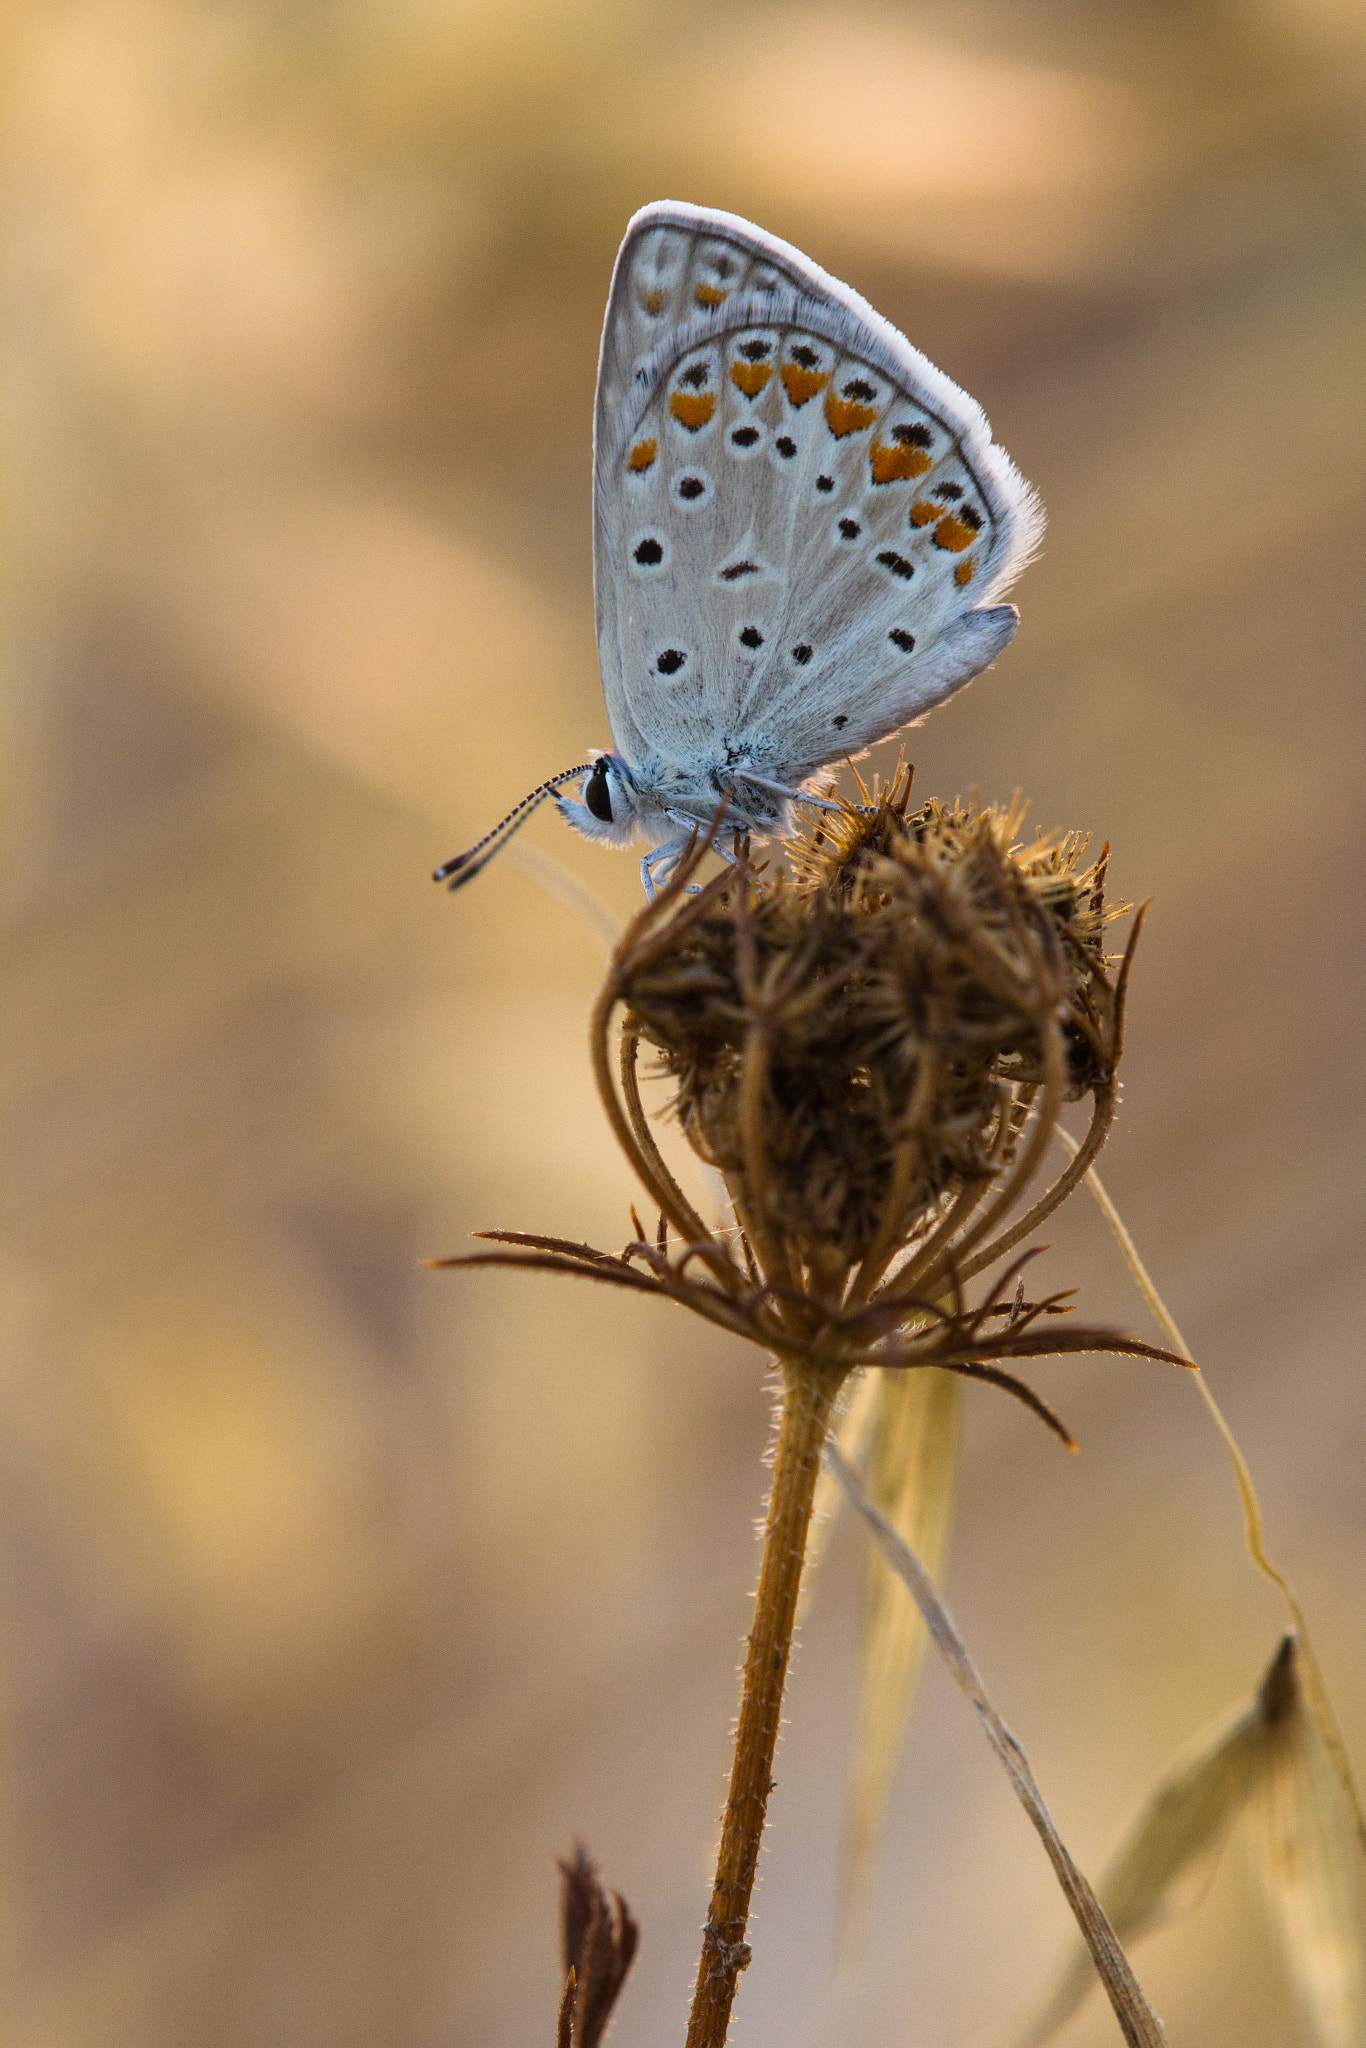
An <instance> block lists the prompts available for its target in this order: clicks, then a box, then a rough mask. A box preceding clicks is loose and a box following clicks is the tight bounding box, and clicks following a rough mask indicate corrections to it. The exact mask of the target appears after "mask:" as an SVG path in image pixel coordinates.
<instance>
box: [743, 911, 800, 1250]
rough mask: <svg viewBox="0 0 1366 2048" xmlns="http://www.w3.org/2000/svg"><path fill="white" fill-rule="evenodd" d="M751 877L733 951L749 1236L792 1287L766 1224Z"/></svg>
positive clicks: (762, 1014) (762, 1009)
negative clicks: (740, 1019)
mask: <svg viewBox="0 0 1366 2048" xmlns="http://www.w3.org/2000/svg"><path fill="white" fill-rule="evenodd" d="M747 879H748V877H747V876H746V875H742V876H741V877H740V880H741V887H740V888H739V889H738V890H737V891H736V897H735V951H736V966H737V968H738V970H739V977H740V989H741V993H742V994H743V996H744V999H745V1007H746V1008H747V1010H748V1011H749V1027H748V1029H747V1031H746V1033H745V1045H744V1051H743V1053H742V1055H741V1060H740V1102H739V1110H740V1142H741V1145H742V1146H743V1148H744V1157H745V1192H746V1195H747V1198H748V1199H747V1202H746V1216H745V1233H746V1235H747V1237H748V1238H749V1240H750V1242H751V1244H752V1245H753V1247H754V1254H755V1257H756V1258H757V1260H758V1262H759V1266H760V1269H761V1270H762V1272H763V1273H764V1275H765V1277H766V1278H767V1279H769V1280H776V1281H778V1282H780V1283H781V1284H783V1285H784V1286H787V1287H789V1288H790V1287H792V1286H793V1285H794V1276H793V1272H792V1267H791V1262H790V1261H789V1259H788V1257H787V1252H786V1248H785V1247H784V1246H783V1244H782V1242H781V1240H780V1239H779V1237H778V1236H777V1235H776V1234H775V1233H774V1232H773V1231H772V1230H771V1229H770V1228H769V1220H768V1187H769V1181H768V1148H767V1146H766V1145H765V1143H764V1082H765V1080H766V1079H767V1076H768V1050H769V1030H770V1021H769V1014H768V1007H769V1006H768V1003H767V1001H766V999H765V995H763V994H761V993H760V991H759V989H758V988H757V987H756V974H755V961H754V927H753V925H752V923H751V921H750V914H749V912H750V902H749V891H748V889H747V887H745V886H744V884H745V882H746V881H747Z"/></svg>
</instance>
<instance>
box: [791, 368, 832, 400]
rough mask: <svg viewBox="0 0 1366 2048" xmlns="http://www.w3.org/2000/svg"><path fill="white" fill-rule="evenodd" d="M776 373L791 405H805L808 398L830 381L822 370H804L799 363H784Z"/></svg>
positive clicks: (812, 396)
mask: <svg viewBox="0 0 1366 2048" xmlns="http://www.w3.org/2000/svg"><path fill="white" fill-rule="evenodd" d="M778 375H779V376H780V377H781V378H782V380H783V390H784V391H785V392H786V393H787V395H788V397H789V398H790V399H791V401H792V403H793V405H805V404H806V401H807V399H808V398H814V397H815V395H816V393H817V392H818V391H819V390H820V389H821V388H822V386H823V385H826V384H828V383H829V382H830V378H829V376H828V375H827V373H826V372H825V371H824V370H805V369H803V368H802V365H801V364H800V363H784V364H783V366H782V368H781V370H779V372H778Z"/></svg>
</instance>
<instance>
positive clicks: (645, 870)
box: [640, 839, 687, 903]
mask: <svg viewBox="0 0 1366 2048" xmlns="http://www.w3.org/2000/svg"><path fill="white" fill-rule="evenodd" d="M686 851H687V841H686V840H683V839H666V840H665V841H664V842H663V844H662V845H660V846H652V847H651V848H650V851H649V852H648V853H647V854H646V855H645V857H644V859H643V860H642V861H641V863H640V879H641V883H642V885H643V887H644V890H645V894H646V896H647V897H648V898H649V900H650V902H651V903H653V902H654V900H655V890H656V889H657V888H658V887H659V886H660V885H661V883H663V882H665V881H667V880H668V878H669V876H670V875H671V874H672V872H673V870H674V869H675V868H676V867H677V866H678V863H679V861H680V860H681V859H682V858H683V855H684V853H685V852H686Z"/></svg>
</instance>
